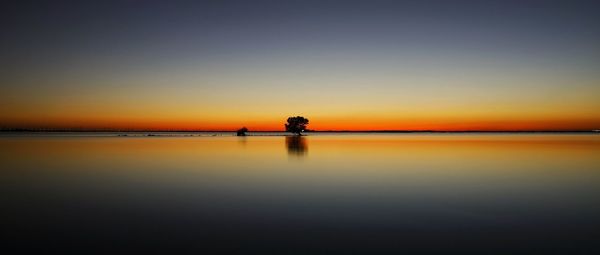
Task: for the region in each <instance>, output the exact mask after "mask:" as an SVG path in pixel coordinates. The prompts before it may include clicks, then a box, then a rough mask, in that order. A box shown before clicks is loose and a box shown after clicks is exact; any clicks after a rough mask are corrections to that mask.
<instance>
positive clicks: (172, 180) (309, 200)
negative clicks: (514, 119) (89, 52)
mask: <svg viewBox="0 0 600 255" xmlns="http://www.w3.org/2000/svg"><path fill="white" fill-rule="evenodd" d="M189 135H195V134H189ZM0 161H1V162H2V164H1V172H0V174H1V177H0V181H1V187H0V189H1V190H0V191H1V194H2V195H1V197H0V199H1V200H0V202H1V203H2V208H3V209H2V211H3V213H2V214H3V216H2V220H1V221H0V222H1V225H2V228H3V230H4V231H5V232H7V233H10V236H11V237H10V238H9V239H7V241H8V243H9V244H11V245H13V247H20V248H21V249H24V250H27V249H30V248H34V247H37V248H39V247H40V246H41V247H43V248H44V249H46V250H47V251H52V250H61V251H65V250H71V251H90V250H101V251H106V252H107V253H115V252H134V253H135V252H139V251H142V250H148V249H152V250H153V251H161V250H163V251H182V250H190V249H196V250H198V251H205V250H208V249H213V250H214V249H218V251H221V252H223V253H231V252H233V253H242V254H249V253H262V254H336V253H343V254H348V253H353V254H355V253H362V254H381V253H389V254H398V253H400V252H407V251H408V252H410V253H420V252H423V253H428V252H456V251H461V252H463V253H478V254H482V253H483V254H514V253H527V254H540V253H541V254H548V253H559V254H592V253H594V252H598V251H600V250H599V249H598V246H597V244H596V243H597V242H598V240H600V203H599V202H600V135H593V134H588V135H577V134H556V135H535V134H533V135H527V134H525V135H508V134H485V135H475V134H392V135H389V134H370V135H369V134H361V135H356V134H344V135H335V134H329V135H313V136H306V137H300V138H298V137H284V136H254V137H232V136H228V134H217V136H214V137H212V136H211V135H209V136H202V137H198V136H192V137H188V136H185V135H181V134H179V135H177V136H175V137H173V136H164V137H160V136H159V137H143V136H134V137H115V136H114V134H109V133H106V134H101V135H96V136H89V135H88V136H74V135H35V136H23V135H3V136H0Z"/></svg>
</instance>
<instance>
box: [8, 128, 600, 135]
mask: <svg viewBox="0 0 600 255" xmlns="http://www.w3.org/2000/svg"><path fill="white" fill-rule="evenodd" d="M102 132H106V133H235V132H236V131H232V130H103V129H90V130H70V129H39V130H36V129H0V133H102ZM248 132H249V133H287V132H285V131H281V130H274V131H248ZM305 133H306V134H310V133H385V134H394V133H593V134H596V133H600V130H357V131H353V130H322V131H317V130H313V131H306V132H305Z"/></svg>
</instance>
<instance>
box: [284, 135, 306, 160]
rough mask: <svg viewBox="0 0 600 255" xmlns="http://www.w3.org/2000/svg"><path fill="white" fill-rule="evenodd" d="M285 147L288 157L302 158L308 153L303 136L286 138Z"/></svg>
mask: <svg viewBox="0 0 600 255" xmlns="http://www.w3.org/2000/svg"><path fill="white" fill-rule="evenodd" d="M285 145H286V147H287V151H288V155H292V156H298V157H304V156H306V153H307V152H308V143H307V142H306V138H304V137H303V136H286V137H285Z"/></svg>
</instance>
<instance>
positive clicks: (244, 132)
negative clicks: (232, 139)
mask: <svg viewBox="0 0 600 255" xmlns="http://www.w3.org/2000/svg"><path fill="white" fill-rule="evenodd" d="M246 132H248V129H247V128H246V127H242V128H240V129H238V131H237V136H246Z"/></svg>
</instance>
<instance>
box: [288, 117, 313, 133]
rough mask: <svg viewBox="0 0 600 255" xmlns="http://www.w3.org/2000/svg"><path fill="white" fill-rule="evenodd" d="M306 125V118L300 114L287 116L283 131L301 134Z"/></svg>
mask: <svg viewBox="0 0 600 255" xmlns="http://www.w3.org/2000/svg"><path fill="white" fill-rule="evenodd" d="M306 125H308V119H306V118H304V117H302V116H296V117H289V118H288V119H287V123H286V124H285V131H288V132H292V133H296V134H298V135H302V132H303V131H304V130H305V129H306Z"/></svg>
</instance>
